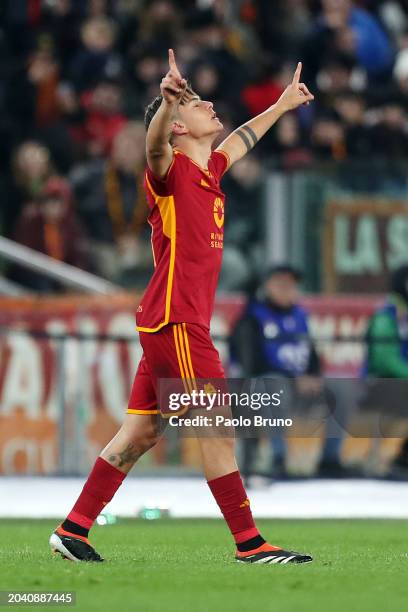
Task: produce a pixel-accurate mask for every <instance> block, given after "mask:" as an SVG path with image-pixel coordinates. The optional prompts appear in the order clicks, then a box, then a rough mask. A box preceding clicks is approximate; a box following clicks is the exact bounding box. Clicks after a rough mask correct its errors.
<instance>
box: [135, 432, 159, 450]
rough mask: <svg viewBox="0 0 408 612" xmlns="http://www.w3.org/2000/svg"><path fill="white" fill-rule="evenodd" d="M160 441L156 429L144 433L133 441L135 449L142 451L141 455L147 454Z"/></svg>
mask: <svg viewBox="0 0 408 612" xmlns="http://www.w3.org/2000/svg"><path fill="white" fill-rule="evenodd" d="M159 439H160V434H159V432H158V431H157V430H156V429H154V428H153V429H151V430H148V431H144V432H142V433H140V434H138V435H136V436H134V437H133V439H132V444H133V445H134V447H136V448H138V449H139V450H140V455H142V454H143V453H146V452H147V451H148V450H150V449H151V448H153V446H155V445H156V444H157V442H158V441H159Z"/></svg>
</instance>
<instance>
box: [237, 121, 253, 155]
mask: <svg viewBox="0 0 408 612" xmlns="http://www.w3.org/2000/svg"><path fill="white" fill-rule="evenodd" d="M235 133H236V135H237V136H239V137H240V138H241V139H242V141H243V143H244V145H245V146H246V148H247V151H248V152H249V151H250V150H251V149H253V147H254V146H255V145H256V143H257V142H258V138H257V136H256V134H255V132H254V130H253V129H252V128H250V127H249V125H243V126H242V127H240V128H239V130H237V131H236V132H235Z"/></svg>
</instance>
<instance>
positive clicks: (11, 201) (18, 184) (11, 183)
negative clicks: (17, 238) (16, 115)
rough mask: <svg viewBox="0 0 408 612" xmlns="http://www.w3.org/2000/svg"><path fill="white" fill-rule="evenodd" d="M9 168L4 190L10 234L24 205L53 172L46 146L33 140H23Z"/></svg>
mask: <svg viewBox="0 0 408 612" xmlns="http://www.w3.org/2000/svg"><path fill="white" fill-rule="evenodd" d="M10 170H11V172H10V173H9V174H8V175H7V177H6V179H5V182H4V190H3V197H4V201H5V202H6V205H7V206H6V210H5V211H4V223H5V228H6V231H7V232H8V233H9V234H10V233H11V232H12V230H13V228H14V224H15V221H16V219H17V217H18V216H19V214H20V212H21V210H22V208H23V206H24V205H25V204H26V203H30V202H33V201H34V200H35V199H36V198H37V197H38V195H39V194H40V192H41V190H42V189H43V187H44V184H45V182H46V181H47V179H48V178H49V177H50V176H51V175H52V174H53V173H54V166H53V163H52V160H51V156H50V152H49V150H48V149H47V148H46V147H44V146H43V145H41V144H40V143H38V142H35V141H26V142H24V143H22V144H21V145H20V146H19V147H18V148H17V149H16V150H15V151H14V154H13V157H12V162H11V168H10Z"/></svg>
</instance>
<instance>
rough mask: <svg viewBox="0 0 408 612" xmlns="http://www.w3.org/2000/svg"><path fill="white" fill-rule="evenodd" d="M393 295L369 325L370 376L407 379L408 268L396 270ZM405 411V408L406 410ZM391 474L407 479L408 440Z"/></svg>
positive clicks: (375, 314) (368, 372)
mask: <svg viewBox="0 0 408 612" xmlns="http://www.w3.org/2000/svg"><path fill="white" fill-rule="evenodd" d="M390 289H391V292H390V295H389V296H388V298H387V300H386V302H385V304H383V305H382V306H381V307H380V308H379V309H378V310H377V311H376V312H375V313H374V315H373V316H372V318H371V320H370V321H369V324H368V330H367V340H368V351H367V363H366V373H367V375H368V376H371V377H377V378H391V379H392V378H397V379H398V378H408V340H407V332H406V330H407V326H408V266H407V265H404V266H401V267H400V268H398V269H397V270H395V272H394V273H393V275H392V277H391V282H390ZM404 408H405V407H404ZM390 475H391V476H397V477H401V476H402V477H404V478H408V440H404V442H403V443H402V445H401V448H400V451H399V453H398V455H397V456H396V458H395V459H394V461H393V463H392V465H391V467H390Z"/></svg>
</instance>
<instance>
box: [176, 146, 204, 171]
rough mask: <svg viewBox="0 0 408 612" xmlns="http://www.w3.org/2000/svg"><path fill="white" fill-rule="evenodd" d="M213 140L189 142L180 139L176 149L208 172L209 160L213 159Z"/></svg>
mask: <svg viewBox="0 0 408 612" xmlns="http://www.w3.org/2000/svg"><path fill="white" fill-rule="evenodd" d="M211 145H212V139H211V140H207V139H205V140H204V139H203V140H199V141H198V140H187V139H185V140H184V139H180V141H179V142H177V144H176V146H175V148H176V149H178V150H179V151H181V152H182V153H184V154H185V155H187V157H189V158H190V159H192V160H193V162H195V163H196V164H198V165H199V166H200V167H201V168H204V170H208V160H209V159H210V157H211V151H212V149H211Z"/></svg>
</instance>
